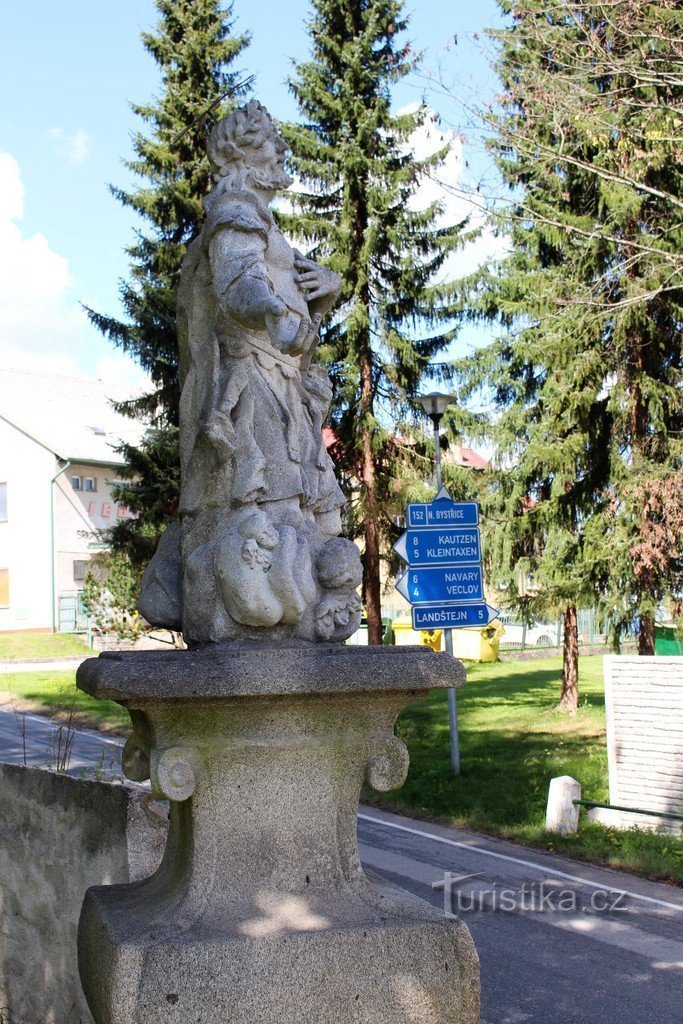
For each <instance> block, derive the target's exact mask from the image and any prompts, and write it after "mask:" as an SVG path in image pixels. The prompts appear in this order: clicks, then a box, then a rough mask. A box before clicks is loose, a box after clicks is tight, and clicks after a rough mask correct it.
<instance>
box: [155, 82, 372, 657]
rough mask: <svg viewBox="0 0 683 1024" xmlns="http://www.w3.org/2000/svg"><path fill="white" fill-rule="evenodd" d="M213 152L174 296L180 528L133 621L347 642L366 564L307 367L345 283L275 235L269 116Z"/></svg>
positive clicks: (259, 110) (321, 372) (319, 394)
mask: <svg viewBox="0 0 683 1024" xmlns="http://www.w3.org/2000/svg"><path fill="white" fill-rule="evenodd" d="M208 152H209V157H210V159H211V163H212V166H213V169H214V179H215V181H216V185H215V187H214V189H213V190H212V191H211V192H210V193H209V195H208V196H207V197H206V199H205V202H204V206H205V209H206V220H205V223H204V226H203V228H202V231H201V233H200V235H199V236H198V237H197V238H196V239H195V241H194V242H193V243H192V244H191V245H190V247H189V249H188V252H187V255H186V257H185V262H184V264H183V268H182V273H181V281H180V289H179V294H178V339H179V348H180V384H181V402H180V459H181V480H182V483H181V505H180V518H181V528H180V530H178V528H177V527H176V526H174V527H172V528H171V530H172V531H174V532H173V538H174V539H173V542H171V538H169V539H168V540H167V541H166V543H165V544H164V542H163V540H162V543H161V544H160V546H159V551H158V553H157V555H156V556H155V559H153V561H152V563H150V566H149V568H148V570H147V573H146V574H145V577H144V579H143V592H142V595H141V601H140V610H141V611H142V613H143V614H144V615H145V617H146V618H148V619H149V621H151V622H152V623H154V624H156V625H167V626H173V627H174V628H182V630H183V633H184V635H185V638H186V640H188V642H190V643H204V642H220V641H226V640H235V639H239V638H247V639H265V638H266V637H267V638H269V639H271V638H272V639H280V638H282V639H284V638H287V637H299V638H302V639H308V640H329V639H334V640H341V639H344V638H345V637H347V636H349V635H350V634H351V633H352V632H353V631H354V630H355V629H356V628H357V625H358V621H359V616H360V601H359V598H358V595H357V593H356V588H357V586H358V585H359V582H360V559H359V555H358V550H357V548H356V547H355V545H354V544H351V543H350V542H349V541H345V540H342V539H341V538H339V537H338V534H339V532H340V530H341V518H340V509H341V507H342V505H343V504H344V502H345V498H344V496H343V494H342V492H341V490H340V488H339V486H338V484H337V482H336V479H335V476H334V469H333V465H332V461H331V459H330V457H329V455H328V454H327V452H326V450H325V446H324V443H323V439H322V429H321V428H322V423H323V420H324V418H325V416H326V414H327V411H328V408H329V403H330V400H331V397H332V391H331V387H330V383H329V379H328V376H327V373H326V371H325V369H324V367H322V366H319V365H315V364H313V363H312V362H311V360H312V356H313V353H314V351H315V347H316V345H317V342H318V327H319V325H320V320H321V318H322V316H323V315H324V314H325V313H327V312H328V311H329V309H330V308H331V307H332V305H333V304H334V301H335V299H336V298H337V295H338V293H339V286H340V281H339V278H338V276H337V275H336V274H334V273H333V272H332V271H330V270H327V269H325V268H323V267H320V266H318V265H317V264H316V263H314V262H313V261H312V260H309V259H307V258H306V257H304V256H303V255H302V254H301V253H300V252H299V251H298V250H296V249H293V248H292V247H291V246H290V245H289V243H288V242H287V240H286V239H285V237H284V235H283V234H282V232H281V231H280V230H279V229H278V227H277V225H276V224H275V221H274V219H273V215H272V213H271V211H270V209H269V203H270V202H271V201H272V200H273V198H274V197H275V195H276V194H277V192H278V191H279V190H281V189H284V188H287V186H288V185H289V184H291V179H290V178H289V177H288V175H287V174H286V173H285V169H284V158H285V152H286V147H285V143H284V141H283V139H282V138H281V137H280V136H279V135H278V133H277V131H276V130H275V127H274V125H273V123H272V121H271V119H270V117H269V115H268V112H267V111H266V110H265V108H264V107H262V106H261V104H260V103H258V102H257V101H255V100H253V101H252V102H251V103H249V104H248V105H247V106H246V107H244V108H242V109H241V110H238V111H236V112H234V113H233V114H231V115H230V116H229V117H227V118H225V119H224V120H223V121H221V122H220V123H219V124H218V125H217V126H216V127H215V129H214V130H213V132H212V133H211V136H210V139H209V144H208ZM169 581H170V582H169ZM174 581H175V582H174ZM174 593H175V594H176V597H175V599H174V597H173V595H174ZM171 620H173V621H171ZM266 631H267V633H266Z"/></svg>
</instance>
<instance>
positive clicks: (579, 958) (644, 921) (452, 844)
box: [0, 708, 683, 1024]
mask: <svg viewBox="0 0 683 1024" xmlns="http://www.w3.org/2000/svg"><path fill="white" fill-rule="evenodd" d="M24 721H25V723H26V763H28V764H33V765H42V766H44V767H45V766H46V764H47V763H52V764H54V762H55V745H56V744H55V726H54V725H53V724H52V723H51V722H50V721H49V720H47V719H45V718H42V717H40V716H38V715H26V716H25V718H24ZM122 742H123V741H122V740H119V739H117V738H115V737H111V736H102V735H101V734H98V733H95V732H86V731H79V732H77V733H76V734H75V736H74V742H73V748H72V751H71V762H70V767H69V772H70V773H71V774H78V773H80V772H82V771H83V770H85V769H91V770H92V768H93V767H96V766H97V767H98V769H99V771H100V772H101V773H102V774H103V775H105V776H106V775H109V774H112V773H113V774H115V775H118V776H120V769H119V765H118V757H119V748H120V747H121V745H122ZM0 759H1V760H4V761H13V762H19V763H21V762H22V761H23V760H24V742H23V739H22V736H21V730H20V728H19V725H18V723H17V720H16V717H15V715H14V714H13V713H12V711H11V710H8V709H7V708H5V709H1V710H0ZM358 834H359V841H360V850H361V856H362V859H363V863H364V864H365V866H366V867H367V868H369V869H372V870H373V871H376V872H377V873H379V874H382V875H384V876H385V877H386V878H388V879H389V880H390V881H393V882H395V883H396V884H397V885H400V886H402V887H403V888H405V889H409V890H410V891H411V892H413V893H415V894H416V895H418V896H421V897H422V898H423V899H426V900H429V901H430V902H431V903H433V904H434V905H436V906H441V907H444V909H445V910H447V911H449V912H450V911H453V912H456V913H458V914H459V915H460V916H461V917H462V918H463V919H464V920H465V921H466V922H467V924H468V926H469V928H470V929H471V931H472V934H473V936H474V939H475V942H476V945H477V949H478V950H479V956H480V958H481V972H482V992H483V1007H482V1024H681V1021H683V892H682V891H681V890H679V889H675V888H672V887H670V886H666V885H659V884H656V883H653V882H647V881H644V880H641V879H637V878H634V877H633V876H632V875H627V874H624V873H622V872H616V871H608V870H605V869H600V868H594V867H592V866H590V865H586V864H581V863H579V862H576V861H570V860H564V859H562V858H559V857H554V856H552V855H548V854H544V853H542V852H540V851H537V850H529V849H527V848H525V847H521V846H516V845H514V844H512V843H506V842H503V841H501V840H495V839H490V838H488V837H484V836H480V835H476V834H474V833H471V832H465V831H462V830H460V829H452V828H446V827H443V826H439V825H432V824H428V823H424V822H419V821H414V820H412V819H409V818H404V817H400V816H398V815H393V814H387V813H384V812H382V811H376V810H375V809H373V808H369V807H361V810H360V814H359V821H358ZM461 876H466V877H461ZM449 879H450V880H449ZM434 885H436V886H437V888H434Z"/></svg>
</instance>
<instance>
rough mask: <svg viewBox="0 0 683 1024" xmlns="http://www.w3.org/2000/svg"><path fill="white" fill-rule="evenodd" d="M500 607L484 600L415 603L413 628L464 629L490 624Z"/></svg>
mask: <svg viewBox="0 0 683 1024" xmlns="http://www.w3.org/2000/svg"><path fill="white" fill-rule="evenodd" d="M498 614H499V613H498V609H497V608H492V607H491V605H489V604H486V603H485V602H483V601H478V602H476V603H475V604H469V605H462V604H460V605H458V604H445V603H444V604H441V605H431V604H429V605H415V606H414V607H413V629H462V628H463V627H464V626H488V624H489V622H491V621H492V619H495V618H496V616H497V615H498Z"/></svg>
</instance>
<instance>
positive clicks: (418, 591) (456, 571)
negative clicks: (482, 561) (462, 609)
mask: <svg viewBox="0 0 683 1024" xmlns="http://www.w3.org/2000/svg"><path fill="white" fill-rule="evenodd" d="M396 589H397V590H398V592H399V594H402V595H403V597H405V599H406V601H410V603H411V604H443V603H444V601H448V602H450V601H460V602H461V603H470V604H471V603H472V601H483V600H484V581H483V579H482V571H481V566H480V565H458V566H452V567H449V566H443V567H442V566H438V567H435V568H431V569H430V568H425V569H409V570H408V572H406V573H404V575H403V576H402V577H401V579H400V580H399V581H398V583H397V584H396Z"/></svg>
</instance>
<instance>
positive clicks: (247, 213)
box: [178, 183, 345, 515]
mask: <svg viewBox="0 0 683 1024" xmlns="http://www.w3.org/2000/svg"><path fill="white" fill-rule="evenodd" d="M205 207H206V213H207V217H206V222H205V224H204V227H203V229H202V231H201V234H200V235H199V237H198V238H197V239H195V241H194V242H193V243H192V245H191V246H190V247H189V249H188V253H187V256H186V258H185V262H184V265H183V269H182V274H181V282H180V289H179V294H178V337H179V347H180V384H181V422H182V423H183V424H184V429H183V430H182V431H181V438H180V447H181V453H180V454H181V469H182V473H183V481H184V487H183V492H184V493H183V511H184V512H187V513H190V514H192V513H196V512H201V511H202V510H203V509H202V499H201V496H202V495H204V496H205V495H206V488H205V480H206V474H207V473H208V472H211V471H212V469H211V462H212V461H213V463H214V467H213V468H214V470H215V468H216V466H220V464H221V463H224V464H225V463H228V464H229V465H230V474H229V481H230V482H229V485H228V488H227V489H228V491H229V493H225V490H224V491H223V493H222V494H221V490H220V488H216V489H215V497H214V500H213V501H212V504H214V506H215V505H222V504H224V503H225V504H227V506H228V508H233V509H234V508H236V507H239V506H244V505H247V504H250V503H256V504H259V503H262V502H265V501H268V502H277V501H281V500H283V499H292V498H294V499H296V498H298V499H299V503H300V506H301V509H302V511H304V512H306V511H309V512H311V513H313V515H316V514H323V513H327V512H331V511H334V510H336V509H339V508H340V507H341V506H342V505H343V504H344V503H345V498H344V495H343V493H342V491H341V489H340V488H339V486H338V484H337V482H336V479H335V476H334V469H333V465H332V461H331V459H330V458H329V456H328V455H327V452H326V451H325V448H324V444H323V441H322V436H321V426H322V421H323V419H324V417H325V415H326V413H327V409H328V407H329V402H330V399H331V388H330V385H329V380H328V377H327V373H326V371H325V369H324V368H323V367H317V366H309V367H308V368H307V369H305V370H304V372H303V373H302V372H301V363H302V356H301V355H288V354H285V353H283V352H281V351H280V350H279V349H278V348H276V347H275V346H274V345H273V343H272V341H271V337H270V335H269V333H268V330H267V328H266V325H265V322H261V323H259V322H258V321H257V320H255V319H250V320H248V321H247V320H246V319H244V318H240V317H239V315H238V314H237V313H236V312H235V310H234V309H231V307H230V289H231V287H232V286H233V285H235V284H237V283H239V282H242V283H244V281H245V279H247V278H252V279H258V280H260V281H261V282H264V283H265V284H266V286H267V287H268V288H269V289H270V290H271V291H272V293H273V294H274V295H275V296H278V297H279V298H281V299H282V300H283V301H284V303H285V304H286V306H287V314H286V316H287V317H289V318H290V319H291V320H292V321H293V322H297V321H301V319H305V321H308V319H309V309H308V306H307V304H306V299H305V295H304V293H303V292H302V290H301V289H300V288H299V286H298V285H297V283H296V280H295V277H294V253H293V250H292V249H291V247H290V246H289V244H288V242H287V241H286V239H285V238H284V236H283V235H282V233H281V232H280V230H279V229H278V228H277V226H276V225H275V223H274V220H273V217H272V214H271V213H270V211H269V210H268V209H267V208H266V207H265V206H264V205H263V204H262V203H261V202H260V201H259V199H258V198H257V197H256V195H255V194H254V193H253V192H248V191H237V190H235V189H230V188H228V187H227V186H226V185H225V183H219V184H218V185H217V187H216V188H215V189H214V191H213V192H212V193H211V194H210V195H209V196H208V197H207V199H206V201H205ZM217 232H227V233H228V234H227V235H226V236H224V237H225V238H226V239H227V243H228V245H229V244H230V242H231V240H232V241H233V242H234V252H230V251H229V252H228V256H229V258H228V262H227V265H226V264H225V263H222V264H221V268H220V271H221V273H220V287H221V292H222V294H221V296H217V295H216V290H215V282H216V278H217V275H216V273H214V272H213V271H212V266H211V243H212V239H214V237H215V236H216V234H217ZM223 253H225V246H224V247H223ZM207 439H208V442H209V444H208V445H207Z"/></svg>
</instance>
